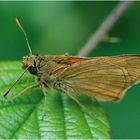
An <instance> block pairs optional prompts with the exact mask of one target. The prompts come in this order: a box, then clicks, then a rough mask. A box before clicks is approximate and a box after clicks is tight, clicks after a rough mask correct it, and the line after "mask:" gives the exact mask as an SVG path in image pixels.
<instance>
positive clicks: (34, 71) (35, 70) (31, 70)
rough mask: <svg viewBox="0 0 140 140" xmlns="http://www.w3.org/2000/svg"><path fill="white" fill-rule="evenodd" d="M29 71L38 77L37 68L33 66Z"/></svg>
mask: <svg viewBox="0 0 140 140" xmlns="http://www.w3.org/2000/svg"><path fill="white" fill-rule="evenodd" d="M28 70H29V72H30V73H31V74H33V75H36V74H37V68H36V67H33V66H31V67H29V69H28Z"/></svg>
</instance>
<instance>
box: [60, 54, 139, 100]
mask: <svg viewBox="0 0 140 140" xmlns="http://www.w3.org/2000/svg"><path fill="white" fill-rule="evenodd" d="M59 79H61V80H62V81H63V83H64V85H65V92H69V93H73V92H76V93H80V94H86V95H88V96H90V97H94V98H95V99H97V100H98V101H112V100H119V99H121V98H122V97H123V95H124V91H125V90H126V89H127V88H128V87H129V86H131V85H132V84H134V83H135V82H137V81H139V80H140V56H137V55H128V56H116V57H97V58H96V59H95V58H94V59H90V60H85V61H80V62H77V63H74V64H72V65H71V66H70V67H68V68H66V69H65V70H64V71H63V72H62V74H61V75H60V77H59Z"/></svg>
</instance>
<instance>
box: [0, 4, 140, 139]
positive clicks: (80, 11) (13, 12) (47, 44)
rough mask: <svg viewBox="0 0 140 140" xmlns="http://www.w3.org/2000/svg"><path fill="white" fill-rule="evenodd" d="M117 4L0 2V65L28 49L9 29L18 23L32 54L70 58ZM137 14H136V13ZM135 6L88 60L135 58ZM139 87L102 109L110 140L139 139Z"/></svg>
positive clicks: (139, 18)
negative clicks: (114, 37) (110, 39)
mask: <svg viewBox="0 0 140 140" xmlns="http://www.w3.org/2000/svg"><path fill="white" fill-rule="evenodd" d="M116 4H117V2H0V60H1V61H6V60H10V61H11V60H21V59H22V56H25V55H27V54H28V53H29V52H28V49H27V45H26V43H25V39H24V37H23V34H22V33H21V31H20V30H19V28H18V27H17V25H16V23H15V18H16V17H19V18H20V20H21V22H22V24H23V25H24V28H25V29H26V31H27V34H28V38H29V41H30V44H31V47H32V49H33V52H34V53H35V54H36V53H38V54H52V55H54V54H65V53H69V54H70V55H76V54H77V52H78V51H79V50H80V48H81V47H83V46H84V44H85V43H86V42H87V40H88V39H89V37H90V36H91V34H93V33H94V32H95V31H96V30H97V28H98V27H99V26H100V24H101V23H102V21H103V20H104V18H105V17H106V16H107V15H108V14H109V13H110V11H111V10H112V9H113V8H114V7H115V6H116ZM138 11H139V12H138ZM139 13H140V3H139V2H135V3H133V4H132V5H131V6H130V7H129V8H128V9H127V11H126V12H125V13H124V15H123V16H122V17H121V18H120V19H119V20H118V22H117V23H116V24H115V25H114V27H113V29H112V30H111V32H110V33H109V36H116V37H118V38H119V39H120V41H119V42H117V43H111V42H108V41H106V42H101V43H100V44H99V45H98V46H97V48H96V50H94V51H93V52H91V54H90V56H92V57H95V56H111V55H120V54H140V14H139ZM139 92H140V85H139V84H138V85H136V86H133V88H131V89H129V90H128V92H127V93H126V95H125V98H124V99H123V100H122V101H121V102H120V103H102V106H103V107H104V108H105V110H106V112H107V114H108V119H109V122H110V125H111V135H112V138H140V133H139V130H140V119H139V118H140V109H139V106H140V102H139V100H140V93H139Z"/></svg>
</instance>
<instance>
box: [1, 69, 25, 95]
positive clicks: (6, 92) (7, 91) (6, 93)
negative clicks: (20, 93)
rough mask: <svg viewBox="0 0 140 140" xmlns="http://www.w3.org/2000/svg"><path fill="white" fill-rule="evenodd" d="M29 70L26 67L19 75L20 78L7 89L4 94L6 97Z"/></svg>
mask: <svg viewBox="0 0 140 140" xmlns="http://www.w3.org/2000/svg"><path fill="white" fill-rule="evenodd" d="M27 70H28V67H27V68H26V69H25V71H24V72H23V73H22V74H21V75H20V76H19V78H18V79H17V80H16V81H15V82H14V83H13V84H12V85H11V86H10V87H9V88H8V89H7V90H6V91H5V93H4V94H3V96H4V97H6V96H7V95H8V94H9V92H10V91H11V89H12V88H13V87H14V86H15V84H16V83H17V82H18V81H19V80H20V79H21V78H22V76H23V75H24V74H25V72H26V71H27Z"/></svg>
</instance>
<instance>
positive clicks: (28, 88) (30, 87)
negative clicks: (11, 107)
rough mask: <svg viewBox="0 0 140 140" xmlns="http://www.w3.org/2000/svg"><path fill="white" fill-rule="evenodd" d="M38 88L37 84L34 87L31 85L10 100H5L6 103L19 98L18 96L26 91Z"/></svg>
mask: <svg viewBox="0 0 140 140" xmlns="http://www.w3.org/2000/svg"><path fill="white" fill-rule="evenodd" d="M37 87H39V84H35V85H31V86H29V87H27V88H25V89H23V90H22V91H20V92H19V93H18V94H16V95H15V96H13V97H12V98H11V99H10V100H8V99H6V102H10V101H11V100H14V99H15V98H17V97H19V96H20V95H22V94H23V93H25V92H26V91H28V90H30V89H32V88H37Z"/></svg>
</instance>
